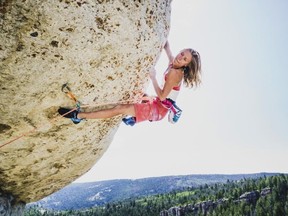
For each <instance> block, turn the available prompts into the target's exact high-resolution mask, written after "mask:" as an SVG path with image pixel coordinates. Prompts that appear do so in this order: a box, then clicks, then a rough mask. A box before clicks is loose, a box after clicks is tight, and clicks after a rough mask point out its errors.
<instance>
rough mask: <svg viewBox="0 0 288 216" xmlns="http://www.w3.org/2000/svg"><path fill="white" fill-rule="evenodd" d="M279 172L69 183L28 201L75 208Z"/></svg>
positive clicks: (44, 206)
mask: <svg viewBox="0 0 288 216" xmlns="http://www.w3.org/2000/svg"><path fill="white" fill-rule="evenodd" d="M279 174H281V173H266V172H261V173H254V174H193V175H177V176H163V177H150V178H143V179H135V180H132V179H116V180H106V181H97V182H87V183H72V184H70V185H68V186H67V187H65V188H63V189H62V190H60V191H58V192H56V193H54V194H52V195H50V196H48V197H46V198H44V199H42V200H40V201H38V202H35V203H30V204H29V205H27V207H29V206H31V205H38V206H41V207H42V208H45V209H53V210H68V209H69V210H76V209H84V208H91V207H93V206H101V205H105V204H107V203H111V202H116V201H120V200H125V199H128V198H135V197H144V196H149V195H156V194H164V193H168V192H171V191H173V190H179V189H183V188H187V187H199V186H201V185H205V184H208V185H209V184H215V183H226V182H227V181H228V180H229V181H238V180H241V179H248V178H253V179H254V178H260V177H265V176H266V177H269V176H275V175H279Z"/></svg>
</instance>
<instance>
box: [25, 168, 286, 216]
mask: <svg viewBox="0 0 288 216" xmlns="http://www.w3.org/2000/svg"><path fill="white" fill-rule="evenodd" d="M246 192H249V193H246ZM261 192H262V193H261ZM245 193H246V196H244V195H243V194H245ZM247 194H248V195H247ZM207 203H210V204H211V205H210V206H209V205H207ZM204 204H206V206H204ZM212 204H213V205H212ZM171 207H174V209H178V211H181V214H180V215H185V216H192V215H193V216H194V215H197V216H198V215H199V216H202V215H206V214H207V212H209V215H213V216H214V215H225V216H229V215H231V216H234V215H247V216H248V215H249V216H250V215H251V216H254V215H257V216H284V215H288V176H287V175H283V174H282V175H277V176H272V177H261V178H258V179H243V180H240V181H227V183H225V184H213V185H207V184H205V185H203V186H200V187H197V188H195V187H191V188H185V189H182V190H178V191H173V192H171V193H167V194H159V195H154V196H147V197H145V198H143V197H142V198H138V199H137V198H136V199H128V200H124V201H121V202H115V203H108V204H106V205H105V206H102V207H95V208H90V209H86V210H73V211H72V210H70V211H47V210H43V209H42V210H41V209H40V208H37V207H32V208H30V209H26V211H25V214H24V215H25V216H30V215H33V216H34V215H47V216H52V215H55V216H56V215H57V216H66V215H79V216H81V215H83V216H90V215H97V216H138V215H139V216H154V215H155V216H160V212H162V215H163V216H165V215H168V213H165V210H168V209H170V208H171ZM179 209H180V210H179ZM171 211H172V210H171V209H170V212H171ZM166 212H167V211H166ZM173 215H174V214H173Z"/></svg>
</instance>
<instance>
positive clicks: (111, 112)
mask: <svg viewBox="0 0 288 216" xmlns="http://www.w3.org/2000/svg"><path fill="white" fill-rule="evenodd" d="M120 114H125V115H130V116H135V110H134V104H118V105H116V106H115V107H113V108H110V109H104V110H99V111H94V112H79V113H78V115H77V118H80V119H102V118H111V117H114V116H117V115H120Z"/></svg>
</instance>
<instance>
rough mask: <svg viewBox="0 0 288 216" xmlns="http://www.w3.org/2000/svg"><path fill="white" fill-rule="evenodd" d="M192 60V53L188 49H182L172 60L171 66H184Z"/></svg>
mask: <svg viewBox="0 0 288 216" xmlns="http://www.w3.org/2000/svg"><path fill="white" fill-rule="evenodd" d="M191 61H192V54H191V52H190V51H189V49H184V50H182V51H181V52H180V53H179V54H178V55H177V56H176V57H175V58H174V60H173V66H175V67H184V66H187V65H188V64H189V63H190V62H191Z"/></svg>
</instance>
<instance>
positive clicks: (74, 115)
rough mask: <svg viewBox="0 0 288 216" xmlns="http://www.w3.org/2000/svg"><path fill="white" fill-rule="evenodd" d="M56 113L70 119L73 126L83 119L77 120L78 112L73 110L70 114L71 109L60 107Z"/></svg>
mask: <svg viewBox="0 0 288 216" xmlns="http://www.w3.org/2000/svg"><path fill="white" fill-rule="evenodd" d="M58 113H59V114H60V115H61V116H63V117H65V118H70V119H71V120H72V122H73V123H74V124H78V123H80V122H81V121H82V120H83V119H79V118H77V115H78V113H79V110H73V111H72V112H71V109H66V108H63V107H60V108H59V109H58Z"/></svg>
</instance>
